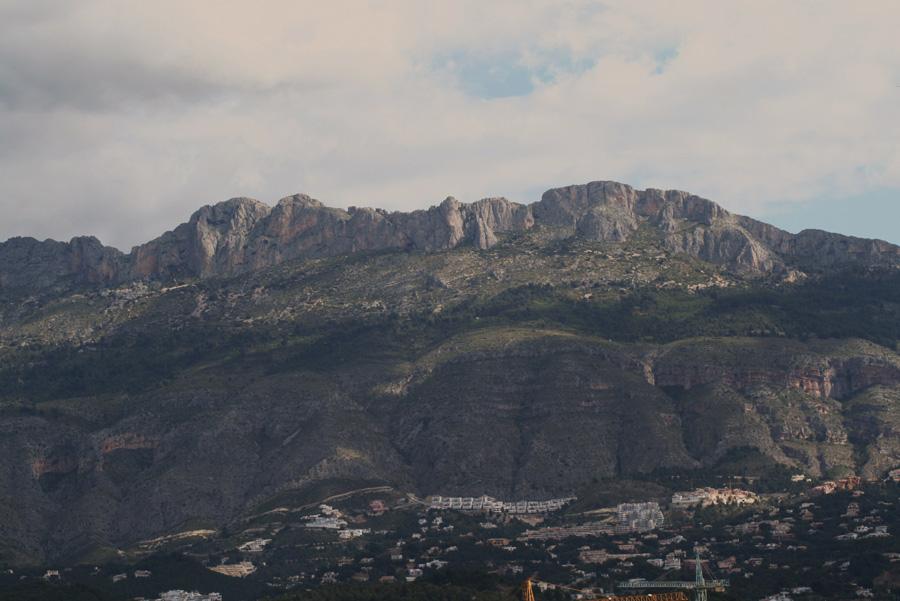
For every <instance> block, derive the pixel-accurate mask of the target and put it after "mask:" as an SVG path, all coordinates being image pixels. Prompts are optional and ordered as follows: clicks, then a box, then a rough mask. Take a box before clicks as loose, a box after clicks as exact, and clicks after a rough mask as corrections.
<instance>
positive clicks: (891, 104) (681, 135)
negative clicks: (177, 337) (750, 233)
mask: <svg viewBox="0 0 900 601" xmlns="http://www.w3.org/2000/svg"><path fill="white" fill-rule="evenodd" d="M898 17H900V5H897V3H894V2H883V3H879V2H870V3H865V4H863V5H861V6H852V7H851V6H850V5H848V4H846V3H839V2H833V3H832V2H794V3H784V2H765V1H762V2H747V3H740V2H739V3H718V2H692V1H686V2H680V3H678V4H677V5H673V4H671V3H666V2H641V3H633V2H605V3H602V4H601V3H595V2H578V1H569V2H563V3H559V2H539V1H534V2H491V3H484V2H475V1H469V0H465V1H457V2H453V3H449V2H447V3H441V2H434V3H421V2H387V1H384V2H378V1H375V2H330V3H296V2H277V1H270V2H266V3H265V4H263V5H256V6H253V7H251V6H250V5H248V4H246V3H239V2H224V1H223V2H212V1H210V2H202V1H198V2H190V3H184V2H170V1H165V0H161V1H157V2H152V3H121V2H104V1H91V0H88V1H85V2H80V3H69V2H59V3H57V4H53V3H33V2H29V1H26V0H22V1H21V2H17V1H11V2H6V3H4V4H3V5H2V7H0V139H2V140H3V141H4V143H3V144H2V145H0V192H2V194H0V211H2V213H3V215H4V219H2V220H0V239H3V238H6V237H8V236H11V235H35V236H37V237H44V236H51V237H55V238H64V239H65V238H68V237H70V236H72V235H75V234H82V233H87V234H96V235H98V236H99V237H100V238H101V239H102V240H104V241H105V242H107V243H112V244H115V245H117V246H120V247H128V246H130V245H132V244H135V243H138V242H141V241H144V240H146V239H149V238H150V237H153V236H155V235H158V234H159V233H160V232H162V231H163V230H165V229H170V228H171V227H173V226H174V225H176V224H177V223H178V222H180V221H183V220H184V219H185V218H186V217H187V215H188V214H189V213H190V212H191V211H193V210H194V209H196V208H197V207H198V206H199V205H201V204H206V203H211V202H216V201H219V200H222V199H225V198H228V197H231V196H238V195H247V196H253V197H256V198H260V199H262V200H265V201H269V202H273V201H275V200H277V198H279V197H281V196H284V195H287V194H290V193H293V192H297V191H303V192H307V193H310V194H312V195H314V196H316V197H319V198H321V199H322V200H323V201H325V202H328V203H330V204H335V205H339V206H346V205H376V206H383V207H386V208H391V209H411V208H418V207H423V206H426V205H428V204H431V203H434V202H437V201H439V200H440V199H441V198H443V197H444V196H446V195H448V194H453V195H456V196H457V197H459V198H461V199H463V200H474V199H477V198H480V197H482V196H488V195H506V196H509V197H511V198H513V199H515V200H520V201H533V200H536V198H537V195H538V194H539V191H540V190H542V189H544V188H547V187H550V186H554V185H563V184H568V183H575V182H584V181H589V180H592V179H598V178H609V179H618V180H621V181H626V182H629V183H633V184H635V185H638V186H654V187H677V188H682V189H687V190H690V191H693V192H696V193H699V194H702V195H705V196H708V197H710V198H713V199H715V200H718V201H720V202H721V203H722V204H724V205H725V206H727V207H728V208H730V209H732V210H736V211H739V212H745V213H750V214H754V215H757V216H761V217H765V216H766V215H767V214H772V215H775V214H777V213H778V212H779V211H781V212H783V210H784V207H785V206H787V205H793V206H808V207H811V208H810V209H809V210H810V211H814V210H815V206H816V202H817V201H818V200H819V199H823V200H828V201H829V202H832V201H834V200H835V199H840V198H842V197H847V198H851V197H853V198H856V197H858V196H859V195H860V194H863V193H865V191H866V190H878V191H880V192H879V193H883V191H884V190H890V189H900V150H898V146H897V144H896V140H897V139H900V102H898V101H900V87H898V84H900V55H898V53H896V52H895V48H896V42H895V36H896V32H895V31H894V27H893V24H895V23H897V22H898ZM876 218H877V217H876Z"/></svg>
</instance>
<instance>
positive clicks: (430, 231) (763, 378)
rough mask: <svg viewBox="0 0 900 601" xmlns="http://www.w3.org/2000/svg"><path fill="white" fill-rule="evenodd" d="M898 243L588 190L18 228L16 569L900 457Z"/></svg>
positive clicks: (8, 499)
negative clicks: (169, 223)
mask: <svg viewBox="0 0 900 601" xmlns="http://www.w3.org/2000/svg"><path fill="white" fill-rule="evenodd" d="M898 267H900V248H898V247H896V246H893V245H890V244H888V243H886V242H881V241H873V240H862V239H858V238H849V237H845V236H840V235H837V234H829V233H825V232H818V231H805V232H801V233H799V234H790V233H787V232H784V231H781V230H779V229H777V228H774V227H772V226H769V225H766V224H764V223H761V222H758V221H754V220H752V219H749V218H747V217H741V216H737V215H732V214H730V213H728V212H727V211H725V210H724V209H722V208H721V207H719V206H718V205H716V204H714V203H712V202H711V201H708V200H704V199H702V198H699V197H696V196H692V195H690V194H687V193H684V192H675V191H668V192H662V191H658V190H646V191H637V190H634V189H632V188H630V187H628V186H625V185H623V184H617V183H612V182H594V183H590V184H587V185H583V186H570V187H566V188H559V189H554V190H550V191H548V192H546V193H545V194H544V195H543V197H542V198H541V200H540V201H539V202H536V203H534V204H531V205H521V204H517V203H513V202H510V201H508V200H506V199H502V198H489V199H484V200H480V201H478V202H475V203H471V204H464V203H460V202H458V201H456V200H454V199H452V198H451V199H447V200H445V201H444V202H442V203H441V204H440V206H438V207H432V208H430V209H428V210H423V211H414V212H412V213H389V212H385V211H380V210H374V209H357V208H351V209H349V210H347V211H343V210H340V209H333V208H328V207H325V206H323V205H322V204H321V203H319V202H318V201H315V200H313V199H311V198H309V197H307V196H292V197H288V198H286V199H283V200H281V201H279V203H278V204H277V205H276V206H275V207H274V208H271V207H268V206H267V205H265V204H262V203H259V202H257V201H254V200H250V199H232V200H229V201H226V202H224V203H220V204H217V205H214V206H210V207H203V208H201V209H200V210H199V211H197V212H196V213H194V215H193V216H192V217H191V218H190V220H189V221H188V222H187V223H185V224H182V225H180V226H178V227H177V228H175V229H174V230H173V231H171V232H167V233H165V234H163V235H162V236H160V237H159V238H157V239H155V240H153V241H150V242H148V243H146V244H143V245H141V246H138V247H135V248H134V249H132V251H131V252H130V253H128V254H124V253H121V252H119V251H117V250H115V249H111V248H108V247H104V246H103V245H102V244H101V243H100V242H98V241H97V240H96V239H93V238H76V239H74V240H72V241H71V242H69V243H60V242H53V241H45V242H38V241H36V240H32V239H27V238H16V239H12V240H9V241H7V242H5V243H3V244H0V561H7V562H11V563H27V562H45V561H78V560H91V561H99V560H100V559H102V558H109V557H116V556H117V553H118V551H119V550H127V549H130V548H132V547H133V546H134V545H135V544H137V543H139V542H140V541H144V540H148V539H152V538H154V537H158V536H161V535H165V534H172V533H177V532H180V531H184V530H190V529H196V528H211V529H220V528H223V527H225V526H227V525H229V524H233V523H235V521H236V520H240V519H241V518H242V517H243V516H247V515H250V514H253V513H255V512H258V511H261V510H264V509H265V508H266V507H273V506H274V505H273V504H275V503H281V502H284V503H289V500H290V499H291V498H293V496H296V495H302V494H306V493H305V492H304V491H306V492H308V491H311V490H314V489H316V487H317V486H320V485H323V484H324V483H329V486H331V487H335V486H338V487H340V486H344V487H346V488H347V489H350V488H353V487H358V486H365V485H370V484H372V483H387V484H390V485H392V486H394V487H396V488H398V489H401V490H405V491H410V492H415V493H417V494H420V495H427V494H453V493H471V494H491V495H494V496H497V497H500V498H522V497H527V498H546V497H549V496H558V495H562V494H565V495H568V494H577V493H580V492H581V491H583V490H587V489H590V488H591V487H596V486H609V485H611V484H610V483H611V482H615V481H616V480H617V479H623V478H628V479H632V480H633V479H638V480H641V479H643V480H645V481H648V482H649V481H654V480H656V479H659V478H662V477H664V476H665V475H666V474H672V473H693V472H702V473H708V474H720V475H723V476H731V475H735V474H737V475H740V474H757V475H763V476H764V477H775V476H776V475H779V474H780V475H781V476H784V474H790V473H798V472H799V473H805V474H807V475H809V476H811V477H813V478H826V477H836V476H840V475H843V474H847V473H858V474H860V475H862V476H864V477H868V478H878V477H881V476H883V475H884V474H885V473H886V472H887V471H888V470H889V469H891V468H893V467H896V466H898V465H900V354H898V352H897V351H898V341H900V269H898Z"/></svg>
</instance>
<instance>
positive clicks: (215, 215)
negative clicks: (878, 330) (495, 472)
mask: <svg viewBox="0 0 900 601" xmlns="http://www.w3.org/2000/svg"><path fill="white" fill-rule="evenodd" d="M533 227H539V228H544V229H547V230H553V231H555V232H557V234H558V235H562V236H578V237H583V238H586V239H590V240H597V241H607V242H623V241H625V240H628V239H629V238H630V237H631V236H632V235H633V234H634V233H635V231H637V229H638V228H640V227H650V228H654V229H656V230H657V231H658V232H659V236H660V239H661V241H662V244H663V246H665V247H666V248H667V249H668V250H670V251H671V252H674V253H683V254H688V255H691V256H694V257H697V258H699V259H702V260H705V261H709V262H711V263H716V264H719V265H725V266H727V267H728V268H730V269H733V270H735V271H739V272H744V273H747V274H768V273H776V274H778V273H791V272H793V271H794V270H797V269H801V270H821V269H830V268H834V267H843V266H873V265H879V266H881V265H900V247H897V246H894V245H892V244H888V243H887V242H882V241H878V240H863V239H859V238H851V237H847V236H840V235H837V234H830V233H827V232H819V231H814V230H807V231H803V232H801V233H799V234H796V235H795V234H791V233H788V232H785V231H783V230H780V229H778V228H776V227H773V226H771V225H768V224H765V223H762V222H759V221H756V220H754V219H750V218H748V217H743V216H740V215H733V214H731V213H729V212H728V211H726V210H725V209H723V208H722V207H720V206H719V205H718V204H716V203H714V202H712V201H710V200H707V199H705V198H701V197H699V196H696V195H693V194H690V193H688V192H682V191H678V190H658V189H652V188H651V189H647V190H635V189H634V188H632V187H631V186H628V185H626V184H621V183H618V182H612V181H595V182H590V183H587V184H583V185H573V186H566V187H562V188H554V189H551V190H548V191H547V192H545V193H544V194H543V195H542V197H541V200H540V201H538V202H536V203H534V204H532V205H523V204H519V203H515V202H512V201H510V200H507V199H506V198H484V199H482V200H479V201H477V202H474V203H471V204H467V203H463V202H460V201H459V200H457V199H455V198H453V197H447V198H446V199H444V200H443V201H442V202H441V203H440V204H439V205H437V206H433V207H431V208H429V209H424V210H418V211H412V212H409V213H402V212H388V211H384V210H381V209H371V208H357V207H351V208H350V209H348V210H346V211H345V210H343V209H337V208H331V207H328V206H326V205H324V204H323V203H321V202H319V201H318V200H316V199H314V198H311V197H310V196H307V195H305V194H295V195H292V196H287V197H285V198H282V199H281V200H279V201H278V203H277V204H276V205H275V206H274V207H269V206H268V205H266V204H264V203H261V202H259V201H257V200H253V199H250V198H232V199H230V200H226V201H224V202H220V203H218V204H214V205H207V206H204V207H202V208H200V209H199V210H197V211H196V212H195V213H194V214H193V215H192V216H191V218H190V219H189V220H188V222H187V223H183V224H181V225H179V226H178V227H176V228H175V229H174V230H172V231H170V232H166V233H165V234H163V235H162V236H160V237H159V238H156V239H155V240H152V241H150V242H148V243H146V244H143V245H141V246H137V247H135V248H134V249H133V250H132V251H131V253H130V254H129V255H123V254H122V253H120V252H119V251H117V250H115V249H112V248H108V247H104V246H103V245H102V244H100V242H99V241H98V240H96V239H95V238H76V239H73V240H72V241H71V242H69V243H61V242H54V241H51V240H48V241H45V242H38V241H37V240H34V239H26V238H16V239H12V240H9V241H8V242H6V243H3V244H0V288H2V289H4V290H11V289H29V288H31V289H46V288H52V287H54V286H57V287H59V286H62V287H66V286H71V285H83V284H95V285H107V284H111V283H119V282H124V281H129V280H135V279H160V280H171V279H179V278H193V277H208V276H216V275H233V274H237V273H241V272H245V271H250V270H254V269H261V268H265V267H269V266H272V265H276V264H278V263H281V262H283V261H287V260H291V259H295V258H302V257H306V258H314V257H325V256H337V255H342V254H348V253H353V252H360V251H371V250H384V249H397V250H417V251H422V252H438V251H444V250H450V249H453V248H456V247H458V246H462V245H471V246H474V247H475V248H478V249H488V248H490V247H492V246H494V245H495V244H497V242H498V241H499V240H500V238H501V237H502V235H503V234H509V233H517V232H525V231H527V230H529V229H531V228H533Z"/></svg>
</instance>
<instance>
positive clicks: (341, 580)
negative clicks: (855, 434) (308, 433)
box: [3, 470, 900, 601]
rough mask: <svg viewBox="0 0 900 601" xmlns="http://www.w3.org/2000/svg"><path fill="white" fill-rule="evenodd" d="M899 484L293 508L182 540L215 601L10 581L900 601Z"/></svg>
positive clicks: (378, 500) (249, 589)
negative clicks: (898, 596)
mask: <svg viewBox="0 0 900 601" xmlns="http://www.w3.org/2000/svg"><path fill="white" fill-rule="evenodd" d="M898 481H900V472H898V471H896V470H895V471H894V472H892V473H891V476H890V477H889V478H888V479H886V480H885V481H862V480H861V479H859V478H857V477H846V478H843V479H840V480H833V481H820V482H809V481H807V479H805V478H797V479H793V480H792V482H791V487H792V490H790V491H778V492H764V491H762V490H758V491H754V490H752V488H753V485H752V484H751V485H749V486H747V487H746V488H740V487H737V486H735V485H733V484H732V485H727V486H709V485H705V486H700V487H697V488H690V489H684V490H674V491H672V492H671V493H670V494H668V495H667V496H666V497H665V498H659V497H657V498H654V499H653V500H649V499H646V500H639V499H632V500H630V501H624V502H620V503H616V504H613V505H601V506H595V505H594V503H592V502H590V501H586V500H584V499H579V498H576V497H575V496H574V495H573V496H570V497H565V498H556V499H549V500H545V501H535V500H523V501H516V502H505V501H498V500H495V499H493V498H491V497H488V496H480V497H445V496H437V495H435V496H432V497H428V498H425V499H419V498H418V497H415V496H414V495H410V494H405V493H402V492H400V491H388V490H383V491H380V492H375V493H366V494H358V495H351V496H348V497H345V498H342V499H341V500H340V501H338V502H330V503H319V504H318V505H312V506H310V507H309V508H308V509H301V510H296V511H295V510H291V509H290V508H282V509H279V510H278V511H277V512H274V513H272V512H270V513H267V514H265V515H263V516H257V517H256V518H252V519H250V520H249V521H248V522H247V523H246V524H244V526H243V528H242V529H240V530H235V531H233V532H231V533H227V534H228V536H227V537H222V536H221V535H219V536H218V537H214V536H211V535H209V534H208V533H207V534H203V535H199V534H196V533H195V536H197V537H198V538H197V539H196V540H191V539H189V538H177V537H175V538H172V539H170V540H172V541H177V544H174V546H172V547H171V548H170V549H167V552H175V551H178V552H180V553H182V554H183V558H182V559H181V560H179V561H183V562H187V563H189V564H191V565H192V566H194V569H195V570H199V571H198V572H197V574H198V575H197V576H196V577H195V578H194V580H195V581H197V582H199V581H201V580H202V579H203V578H209V585H208V586H206V587H205V588H201V589H200V590H189V587H188V586H183V587H182V588H183V590H165V591H163V590H160V591H156V592H154V593H152V594H129V591H145V590H148V588H150V586H149V585H151V583H152V582H153V578H154V575H155V574H158V573H159V572H160V566H159V565H156V566H155V567H153V568H152V569H151V567H144V566H143V565H142V562H141V561H140V560H139V561H138V562H137V563H136V564H135V566H134V567H133V568H132V569H130V570H120V571H116V572H115V573H110V574H108V575H106V576H103V575H102V574H103V569H102V568H99V567H97V568H95V570H94V572H93V573H92V574H91V575H90V577H87V576H85V575H83V574H79V571H78V569H77V568H63V569H55V568H54V569H51V570H47V571H45V572H44V573H42V574H40V575H38V574H34V575H29V574H27V573H15V572H13V571H11V570H8V571H7V573H6V574H5V575H4V576H3V577H4V578H7V579H8V578H12V577H16V578H27V577H34V578H40V579H42V580H43V581H45V582H53V583H61V582H65V581H67V580H69V581H83V580H88V581H94V582H98V581H100V579H104V578H105V582H106V584H105V585H104V586H105V587H106V588H107V589H109V590H111V591H120V592H122V593H123V594H122V596H121V597H120V598H122V599H144V600H147V601H149V600H151V599H159V600H160V601H220V599H221V600H224V601H231V600H232V599H236V600H240V599H254V598H258V597H259V596H262V595H263V594H265V595H269V596H273V595H275V596H277V595H278V594H288V593H290V592H291V591H296V590H301V591H302V590H316V589H319V588H320V587H341V586H351V585H359V584H362V583H369V584H372V583H375V584H378V585H381V586H400V585H401V584H402V585H406V586H409V585H415V584H417V583H419V582H421V583H428V582H432V581H435V579H441V578H443V579H447V578H453V574H457V573H470V572H473V571H476V572H483V573H485V574H488V575H490V577H492V578H494V579H495V580H496V583H497V585H498V586H504V584H503V583H506V585H505V586H508V587H515V586H518V583H521V582H523V581H525V580H526V579H528V581H529V582H533V585H534V588H535V590H536V591H537V593H536V594H537V595H538V596H540V595H548V594H550V593H551V592H553V593H555V594H557V595H563V598H571V599H591V598H603V597H604V596H609V595H615V594H625V591H629V590H632V589H635V588H640V587H647V588H648V589H650V590H649V591H646V592H650V591H652V590H657V589H662V588H666V587H668V586H669V584H668V583H669V582H672V581H674V584H673V585H672V586H675V585H676V584H678V583H680V582H685V583H690V581H691V580H690V579H693V578H694V573H695V572H696V571H697V570H698V563H697V562H698V561H699V562H700V568H699V569H700V573H702V574H704V576H705V578H707V579H708V581H709V582H714V583H719V584H717V586H719V585H720V584H721V583H728V588H727V591H726V592H724V593H722V592H720V593H716V592H711V593H710V595H712V596H711V597H710V598H713V599H715V598H722V599H752V600H754V601H758V600H765V601H788V600H794V599H796V600H797V601H813V600H816V599H827V598H841V599H881V598H885V599H889V598H891V597H889V596H885V595H887V594H888V593H889V592H890V591H892V590H894V591H896V586H897V582H898V580H900V547H898V543H897V541H896V539H895V538H894V537H895V536H896V533H897V529H898V528H900V512H898V507H897V503H898V501H900V495H898V490H900V482H898ZM294 514H296V516H295V515H294ZM198 532H199V531H198ZM154 557H157V555H153V556H151V557H150V558H148V559H146V560H143V561H144V563H146V562H149V561H151V559H153V558H154ZM147 565H148V566H149V565H150V564H147ZM204 572H205V573H206V574H209V576H208V577H203V576H202V573H204ZM212 587H217V588H215V589H214V588H212ZM654 587H655V588H654ZM892 587H893V588H892ZM710 590H711V591H713V590H720V589H710ZM721 590H726V589H725V588H724V586H723V588H722V589H721ZM688 592H689V591H688ZM890 594H893V593H890ZM217 595H221V597H218V596H217ZM716 595H720V597H717V596H716Z"/></svg>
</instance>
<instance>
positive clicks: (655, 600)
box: [522, 578, 688, 601]
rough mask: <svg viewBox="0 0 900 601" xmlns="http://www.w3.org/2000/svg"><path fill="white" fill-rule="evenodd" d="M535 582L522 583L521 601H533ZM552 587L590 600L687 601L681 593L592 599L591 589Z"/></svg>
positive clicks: (601, 596) (530, 579)
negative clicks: (578, 594)
mask: <svg viewBox="0 0 900 601" xmlns="http://www.w3.org/2000/svg"><path fill="white" fill-rule="evenodd" d="M536 582H540V580H538V579H536V578H529V579H528V580H526V581H525V582H523V583H522V601H535V599H534V588H533V584H534V583H536ZM553 587H554V588H558V589H562V590H566V591H572V592H575V593H580V594H582V595H590V598H596V599H598V600H602V601H688V598H687V595H685V594H684V593H683V592H681V591H678V592H674V593H659V594H656V595H625V596H609V595H597V596H596V597H594V592H593V591H592V590H591V589H580V588H574V587H571V586H563V585H561V584H554V585H553Z"/></svg>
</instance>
